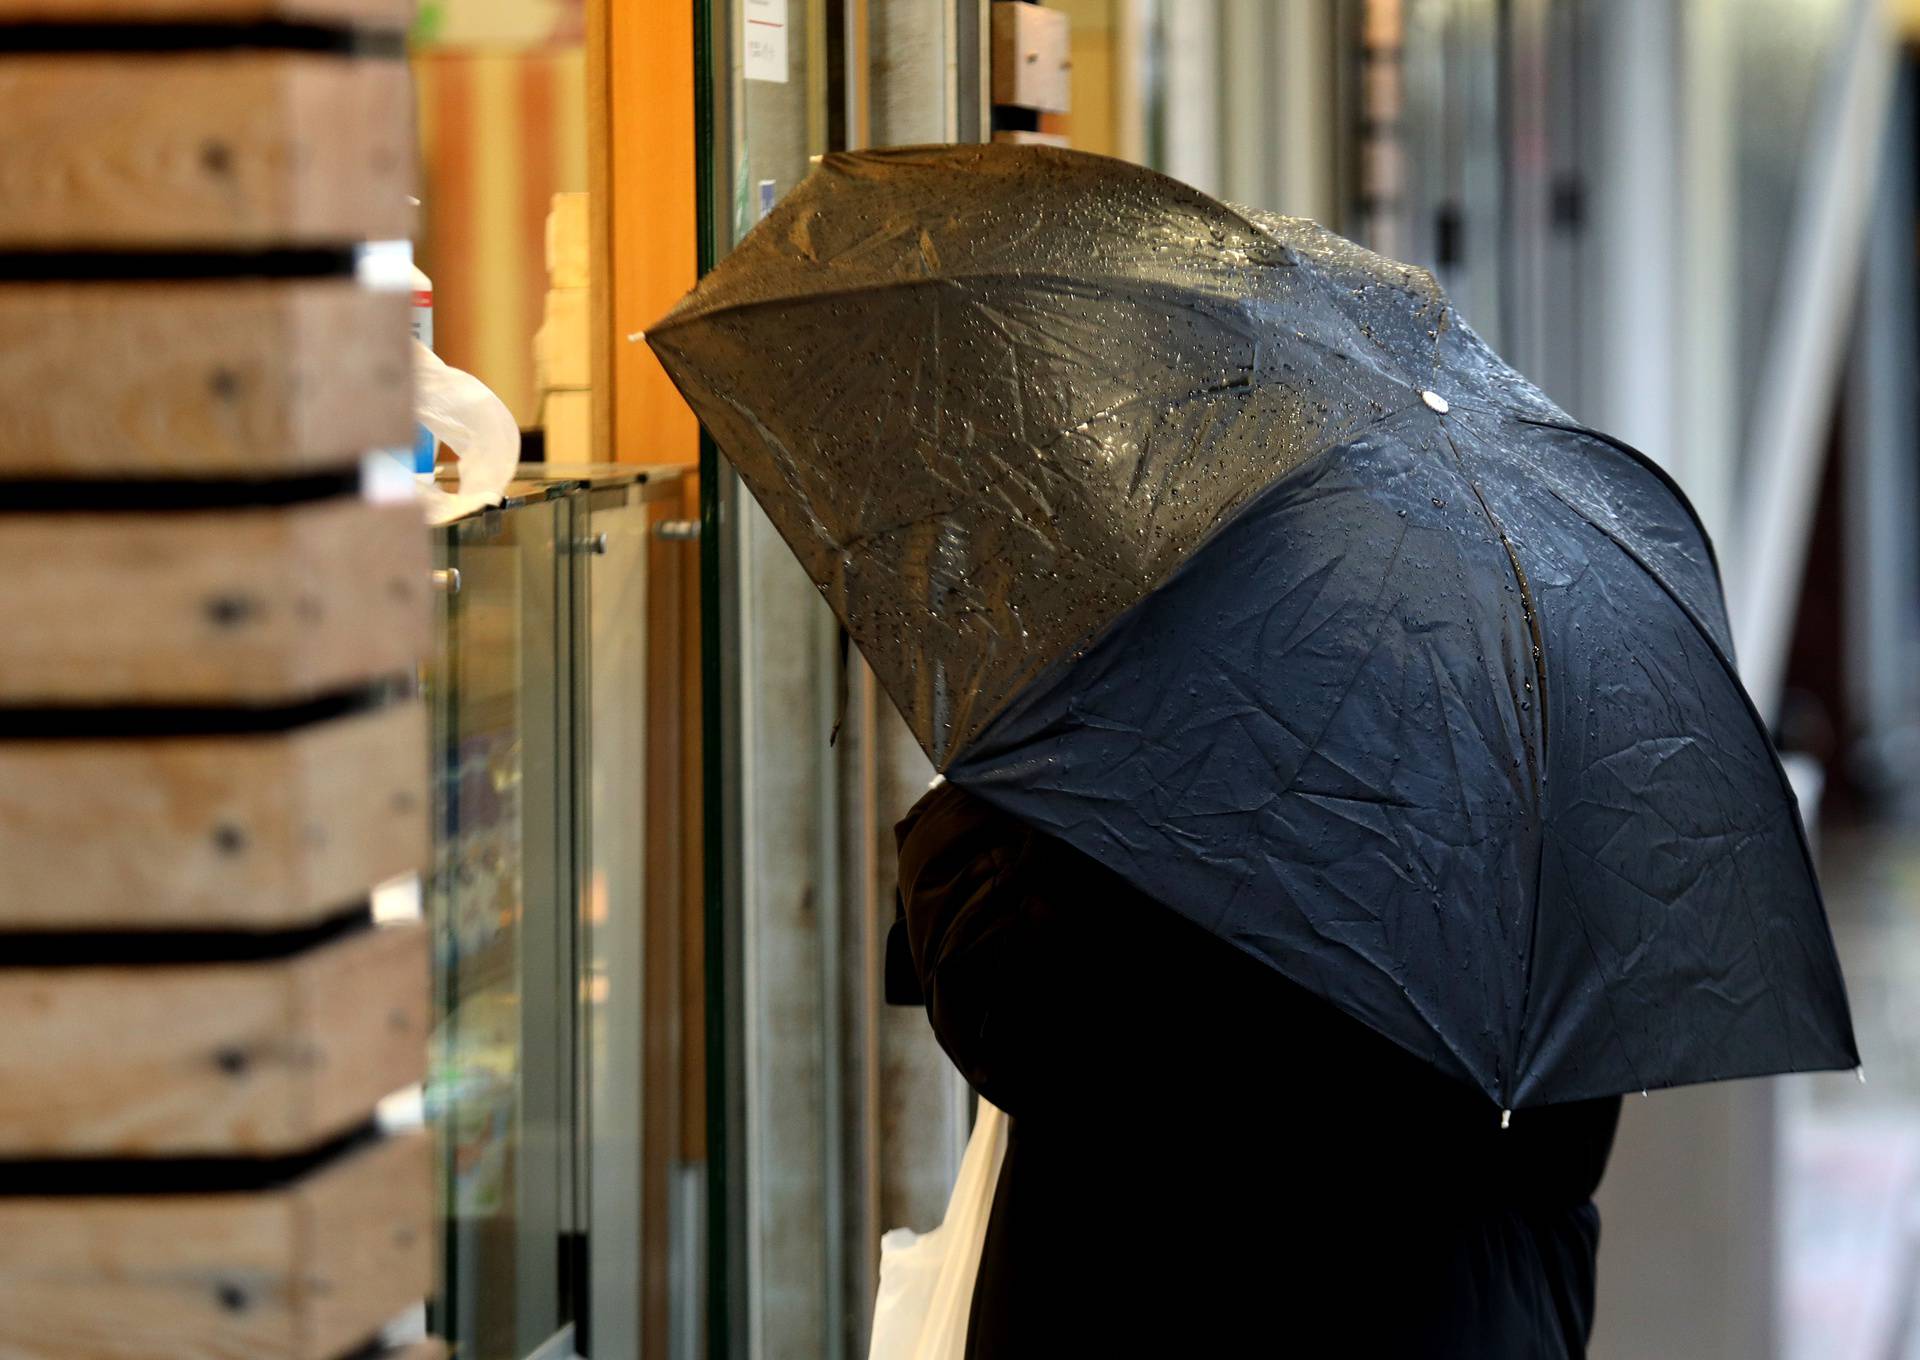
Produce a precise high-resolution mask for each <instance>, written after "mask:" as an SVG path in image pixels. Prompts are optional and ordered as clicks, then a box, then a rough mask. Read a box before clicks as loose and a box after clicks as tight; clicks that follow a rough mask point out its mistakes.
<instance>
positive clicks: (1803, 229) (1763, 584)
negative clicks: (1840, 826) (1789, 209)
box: [1727, 0, 1896, 716]
mask: <svg viewBox="0 0 1920 1360" xmlns="http://www.w3.org/2000/svg"><path fill="white" fill-rule="evenodd" d="M1895 52H1896V47H1895V44H1894V41H1893V38H1892V35H1891V34H1890V33H1888V32H1887V28H1886V14H1885V12H1884V8H1883V6H1882V5H1881V4H1880V3H1878V0H1854V5H1853V14H1852V17H1851V22H1850V23H1849V26H1848V32H1847V37H1846V41H1845V42H1844V43H1843V44H1842V45H1841V47H1840V49H1839V51H1838V53H1837V57H1838V60H1837V63H1836V66H1835V69H1834V70H1833V71H1832V72H1830V73H1829V79H1828V81H1827V84H1826V88H1825V90H1824V92H1823V95H1822V99H1821V105H1820V113H1819V117H1818V119H1817V121H1816V123H1815V130H1814V136H1813V138H1812V140H1811V142H1810V144H1809V146H1808V148H1807V157H1806V160H1805V165H1806V176H1805V178H1804V180H1803V181H1802V183H1801V186H1800V194H1799V197H1798V201H1797V202H1796V204H1795V208H1794V217H1793V227H1792V230H1791V232H1790V234H1789V235H1788V238H1787V249H1786V251H1785V254H1784V258H1785V259H1787V260H1789V261H1791V262H1792V268H1791V269H1790V270H1789V271H1788V272H1787V273H1786V274H1785V276H1784V277H1783V278H1782V279H1781V282H1780V298H1779V307H1778V312H1777V315H1776V319H1775V322H1774V324H1773V326H1772V327H1770V328H1769V334H1770V336H1771V342H1770V344H1769V345H1768V347H1767V356H1766V359H1765V361H1764V366H1763V368H1762V371H1761V381H1760V389H1759V392H1758V394H1757V395H1756V396H1755V398H1754V415H1753V421H1752V424H1751V426H1750V429H1751V430H1752V436H1751V440H1752V442H1751V444H1750V446H1749V448H1748V450H1747V458H1746V467H1747V472H1748V481H1749V484H1750V485H1751V486H1752V487H1753V488H1754V491H1753V496H1752V499H1751V500H1750V501H1749V502H1748V503H1747V505H1746V506H1745V507H1743V513H1742V532H1741V536H1740V540H1739V542H1738V543H1737V545H1736V547H1737V550H1738V551H1737V553H1736V555H1735V561H1736V563H1737V568H1738V569H1737V570H1735V571H1733V572H1732V573H1731V575H1730V577H1729V579H1728V581H1727V588H1728V594H1729V595H1730V596H1731V597H1732V599H1731V603H1732V605H1733V635H1734V640H1735V642H1737V643H1738V644H1739V647H1740V660H1741V675H1742V677H1743V678H1744V679H1745V681H1746V685H1747V690H1748V692H1749V693H1750V694H1752V695H1753V700H1754V703H1755V704H1756V705H1757V706H1758V707H1759V709H1760V711H1761V712H1762V713H1763V714H1767V715H1769V716H1771V715H1772V714H1773V713H1774V711H1775V709H1776V708H1777V707H1778V705H1779V702H1780V690H1781V686H1782V684H1783V683H1784V679H1785V675H1786V668H1787V650H1788V647H1789V645H1790V643H1791V642H1792V638H1793V624H1794V616H1795V613H1796V609H1795V605H1796V603H1797V601H1798V599H1799V595H1800V582H1801V577H1802V575H1803V573H1804V571H1805V568H1806V548H1807V539H1808V536H1809V535H1810V534H1811V532H1812V528H1813V513H1814V508H1815V505H1814V502H1815V499H1816V496H1817V492H1818V490H1819V485H1820V472H1821V465H1822V463H1823V462H1824V459H1825V453H1826V440H1825V438H1824V433H1825V425H1826V421H1827V420H1828V418H1829V416H1830V414H1831V412H1832V404H1831V403H1832V401H1833V395H1834V390H1835V384H1836V383H1837V381H1838V379H1839V373H1840V362H1841V357H1842V352H1843V350H1844V348H1845V345H1846V339H1847V335H1846V332H1847V319H1848V316H1849V315H1850V312H1851V309H1852V306H1853V300H1854V285H1855V283H1856V281H1857V280H1858V278H1859V270H1860V260H1861V255H1862V252H1863V246H1864V241H1865V237H1866V223H1867V207H1868V204H1869V202H1870V201H1871V199H1872V194H1873V182H1874V176H1875V174H1876V173H1877V171H1878V169H1879V166H1880V157H1879V154H1878V148H1879V143H1880V136H1881V132H1882V129H1883V128H1884V126H1885V122H1886V105H1887V98H1888V93H1889V90H1890V89H1891V87H1892V84H1893V72H1894V56H1895Z"/></svg>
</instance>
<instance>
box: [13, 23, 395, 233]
mask: <svg viewBox="0 0 1920 1360" xmlns="http://www.w3.org/2000/svg"><path fill="white" fill-rule="evenodd" d="M407 80H408V77H407V68H406V66H405V65H404V64H403V63H401V62H399V61H397V60H379V59H369V60H348V59H345V58H342V57H334V56H323V55H317V54H296V53H276V52H247V51H237V52H218V53H191V54H185V55H158V56H93V55H82V56H54V57H48V56H17V57H6V58H0V127H4V128H5V129H6V130H7V135H6V136H5V137H4V138H0V248H20V247H31V248H60V249H66V250H71V249H78V248H81V247H89V246H91V247H126V246H156V247H158V246H167V247H177V248H190V247H206V246H273V245H286V244H324V243H339V242H350V241H354V240H358V239H361V238H363V237H374V238H392V237H399V236H404V235H406V234H407V230H408V221H407V211H408V209H407V204H406V195H407V194H408V193H409V192H411V186H412V168H413V146H412V131H413V122H412V118H411V116H410V106H409V101H408V97H407V91H408V84H407Z"/></svg>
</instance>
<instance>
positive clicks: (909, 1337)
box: [867, 1100, 1007, 1360]
mask: <svg viewBox="0 0 1920 1360" xmlns="http://www.w3.org/2000/svg"><path fill="white" fill-rule="evenodd" d="M1006 1155H1007V1116H1006V1115H1005V1114H1004V1113H1003V1112H1002V1111H1001V1110H999V1109H997V1108H996V1107H994V1106H993V1105H992V1104H990V1103H988V1102H987V1101H985V1100H982V1101H981V1102H980V1109H979V1113H978V1114H977V1115H976V1116H975V1118H974V1122H973V1136H972V1137H971V1138H969V1139H968V1140H967V1151H966V1155H965V1156H963V1157H962V1158H961V1159H960V1174H959V1176H958V1177H957V1178H955V1180H954V1183H953V1194H952V1196H950V1197H949V1198H948V1200H947V1216H946V1217H945V1218H944V1219H942V1220H941V1222H940V1226H939V1227H937V1228H935V1229H933V1230H932V1231H931V1232H924V1233H916V1232H914V1231H913V1230H912V1229H911V1228H895V1229H894V1230H893V1231H892V1232H890V1233H888V1234H887V1235H886V1236H885V1237H883V1238H881V1239H880V1288H879V1290H878V1291H877V1292H876V1293H875V1295H874V1300H873V1342H872V1344H871V1345H870V1346H869V1347H868V1349H867V1360H961V1357H962V1356H963V1355H964V1354H965V1353H966V1348H967V1313H968V1310H969V1309H970V1308H971V1307H972V1305H973V1282H974V1280H975V1278H976V1277H977V1276H978V1275H979V1273H980V1248H981V1247H982V1245H984V1244H985V1242H986V1240H987V1215H988V1213H989V1212H990V1211H991V1210H992V1208H993V1191H994V1187H995V1186H997V1185H998V1184H999V1183H1000V1163H1001V1162H1002V1161H1003V1160H1004V1159H1005V1157H1006Z"/></svg>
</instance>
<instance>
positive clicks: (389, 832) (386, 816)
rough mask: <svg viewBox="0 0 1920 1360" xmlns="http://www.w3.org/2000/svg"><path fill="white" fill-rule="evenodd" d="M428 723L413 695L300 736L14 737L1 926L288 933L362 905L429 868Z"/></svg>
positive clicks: (4, 798) (2, 772)
mask: <svg viewBox="0 0 1920 1360" xmlns="http://www.w3.org/2000/svg"><path fill="white" fill-rule="evenodd" d="M426 729H427V719H426V711H425V708H424V706H423V705H421V704H420V703H417V702H413V703H404V704H396V705H392V706H389V707H386V708H382V709H379V710H376V711H374V712H371V713H360V714H355V715H351V716H348V717H344V718H338V719H335V720H333V721H330V722H319V723H313V724H310V725H308V726H305V727H300V728H295V729H293V730H292V731H287V732H270V733H261V734H254V735H242V736H221V737H171V738H165V737H162V738H147V739H140V740H134V739H128V740H112V741H74V740H64V741H32V740H28V741H11V742H0V864H4V865H6V866H7V871H6V873H5V874H4V875H0V927H4V928H5V929H7V930H152V929H159V928H165V927H172V928H176V929H177V928H189V929H213V928H220V929H247V930H277V929H285V928H288V927H292V926H300V925H305V924H307V923H308V922H311V921H313V920H316V919H317V918H319V917H321V916H323V915H325V914H326V913H327V912H329V911H332V910H336V909H338V908H340V907H342V906H346V905H349V904H351V903H353V902H355V901H357V900H359V899H360V898H362V897H364V896H365V894H366V891H367V888H368V886H369V885H370V884H373V883H377V882H380V881H382V880H385V879H389V878H393V877H395V876H397V875H400V874H404V873H408V872H411V871H415V870H419V869H421V868H423V867H424V866H425V864H426V860H427V806H428V791H427V773H426V750H427V730H426ZM0 953H3V951H0Z"/></svg>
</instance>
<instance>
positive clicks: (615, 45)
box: [606, 0, 699, 463]
mask: <svg viewBox="0 0 1920 1360" xmlns="http://www.w3.org/2000/svg"><path fill="white" fill-rule="evenodd" d="M606 9H607V25H608V55H607V64H606V75H607V87H606V97H607V115H608V116H607V127H608V145H607V156H606V165H607V185H608V199H609V214H608V219H607V226H606V231H607V251H606V254H607V257H608V258H609V259H610V263H611V271H612V279H613V288H612V290H611V295H610V302H611V316H610V317H609V318H608V323H607V324H608V330H609V332H610V334H609V335H608V337H607V343H608V345H609V347H610V349H611V355H612V358H611V363H610V365H609V367H610V369H611V374H612V391H611V407H612V412H611V419H612V436H613V449H614V453H615V456H617V457H618V458H619V459H620V460H621V461H623V462H635V463H693V462H695V461H696V460H697V459H698V457H699V426H698V424H697V423H696V422H695V420H694V418H693V413H692V412H691V411H690V410H688V409H687V405H686V403H685V402H683V401H682V400H681V399H680V394H679V393H678V392H676V391H675V390H674V388H673V385H672V384H671V383H669V382H668V381H667V375H666V374H665V373H664V372H663V371H662V370H661V368H660V365H659V364H658V363H657V362H656V361H655V360H654V357H653V353H652V351H650V350H649V349H648V348H647V347H646V346H645V345H644V344H641V343H639V342H638V341H634V340H630V339H629V338H628V337H629V336H632V335H634V334H635V333H636V332H638V331H641V330H643V329H645V328H646V327H647V326H650V325H652V324H653V323H654V322H655V321H657V320H659V319H660V317H661V316H662V315H663V314H664V313H665V312H666V311H667V309H668V308H669V307H671V306H672V305H673V304H674V303H675V302H677V301H678V300H679V298H680V296H681V294H683V293H685V292H686V291H687V290H688V289H689V288H691V287H693V284H694V280H695V278H696V277H697V274H698V267H699V265H698V260H699V256H698V246H697V238H696V230H695V226H696V219H695V207H694V204H695V199H694V154H695V147H694V119H693V115H694V106H693V71H694V53H693V10H694V0H644V3H634V2H633V0H611V3H609V4H607V7H606Z"/></svg>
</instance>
